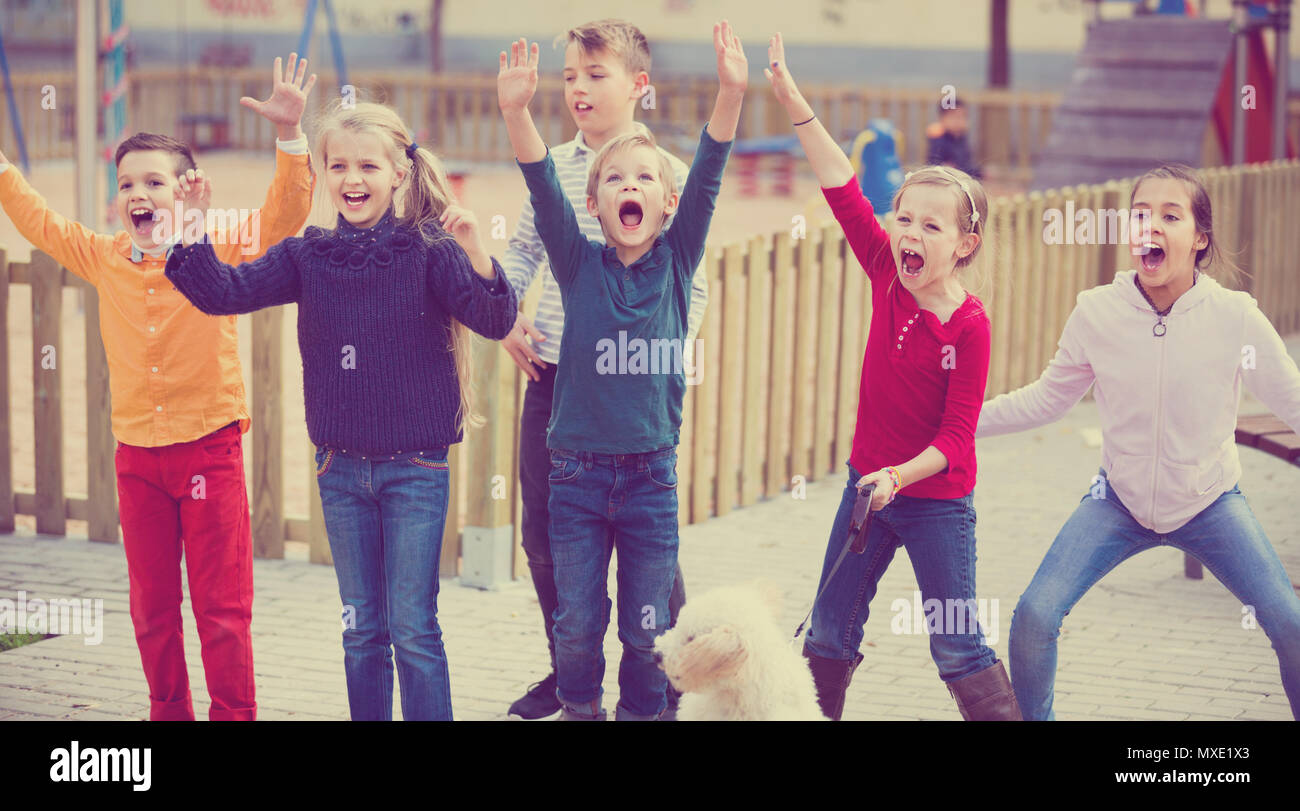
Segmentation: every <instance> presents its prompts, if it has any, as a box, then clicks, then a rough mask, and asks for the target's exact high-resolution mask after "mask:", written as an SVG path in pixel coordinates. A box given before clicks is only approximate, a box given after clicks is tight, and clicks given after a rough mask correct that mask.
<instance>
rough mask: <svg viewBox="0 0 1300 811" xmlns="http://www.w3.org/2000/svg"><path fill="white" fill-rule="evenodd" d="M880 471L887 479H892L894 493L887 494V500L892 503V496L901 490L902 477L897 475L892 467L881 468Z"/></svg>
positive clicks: (896, 469) (896, 471)
mask: <svg viewBox="0 0 1300 811" xmlns="http://www.w3.org/2000/svg"><path fill="white" fill-rule="evenodd" d="M882 470H884V471H885V472H886V473H888V474H889V478H891V479H893V481H894V492H892V493H890V494H889V500H890V501H893V500H894V496H896V495H898V491H899V490H902V489H903V477H902V475H901V474H899V472H898V468H896V467H893V466H892V465H891V466H889V467H886V468H882Z"/></svg>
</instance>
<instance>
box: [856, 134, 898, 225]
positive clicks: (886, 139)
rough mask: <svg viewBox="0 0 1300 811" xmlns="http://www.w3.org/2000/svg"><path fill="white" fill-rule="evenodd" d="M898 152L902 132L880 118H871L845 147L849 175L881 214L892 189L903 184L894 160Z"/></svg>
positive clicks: (889, 201) (889, 204) (889, 205)
mask: <svg viewBox="0 0 1300 811" xmlns="http://www.w3.org/2000/svg"><path fill="white" fill-rule="evenodd" d="M901 151H903V138H902V135H901V134H900V133H899V132H898V131H897V130H895V129H894V125H893V123H892V122H890V121H887V120H885V119H883V118H874V119H872V120H871V122H870V123H869V124H868V125H867V128H866V129H865V130H863V131H862V132H860V133H859V134H858V137H857V138H856V139H854V141H853V147H852V148H851V149H850V150H849V160H850V161H852V163H853V174H854V175H855V176H857V178H858V185H859V186H861V187H862V193H863V194H864V195H866V197H867V199H868V200H870V201H871V207H872V208H873V209H875V210H876V211H877V212H881V213H883V212H886V211H889V210H890V208H892V207H893V204H894V192H896V191H898V187H899V186H901V185H903V165H902V164H901V163H900V162H899V160H898V153H899V152H901Z"/></svg>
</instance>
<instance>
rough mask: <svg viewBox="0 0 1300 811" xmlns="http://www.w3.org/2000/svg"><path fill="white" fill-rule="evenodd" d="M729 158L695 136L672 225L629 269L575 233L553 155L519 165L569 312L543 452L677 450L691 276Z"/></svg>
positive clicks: (723, 149)
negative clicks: (547, 448)
mask: <svg viewBox="0 0 1300 811" xmlns="http://www.w3.org/2000/svg"><path fill="white" fill-rule="evenodd" d="M730 151H731V142H730V141H728V142H725V143H723V142H719V141H715V140H714V139H713V138H712V137H711V136H710V135H709V133H708V129H707V127H706V128H705V129H704V131H702V132H701V133H700V145H699V147H698V148H697V149H696V151H695V160H694V162H693V163H692V164H691V171H690V174H689V175H688V176H687V179H686V187H685V189H683V190H682V194H681V197H680V201H679V203H678V208H677V214H676V216H675V217H674V218H673V223H672V226H671V227H670V228H669V229H668V230H666V231H664V232H663V233H661V234H660V235H659V236H657V237H656V238H655V241H654V245H653V246H652V247H651V249H650V250H649V251H648V252H646V254H645V255H644V256H642V257H641V258H640V259H638V260H637V261H635V262H633V263H632V264H631V265H627V266H625V265H624V264H623V263H622V261H620V260H619V258H618V253H617V251H616V250H615V249H614V248H613V247H610V246H606V245H601V244H599V243H596V242H592V241H591V240H589V239H587V238H586V237H585V236H583V235H582V231H581V230H580V228H579V226H578V221H577V218H576V217H575V215H574V212H573V207H572V205H570V203H569V200H568V198H567V197H566V196H565V194H564V190H563V188H561V186H560V182H559V178H558V176H557V175H556V172H555V164H554V162H553V161H552V159H551V155H550V153H549V151H548V152H547V155H546V157H545V158H543V159H542V160H540V161H537V162H535V163H520V164H519V168H520V170H521V171H522V172H523V175H524V181H525V182H526V183H527V184H528V191H529V193H530V194H531V196H532V204H533V211H534V217H535V224H536V227H537V233H538V236H540V237H541V239H542V244H543V245H545V246H546V254H547V258H548V259H549V261H550V266H551V272H552V273H553V274H554V275H555V281H556V283H557V284H558V286H559V288H560V299H561V301H562V302H563V305H564V312H565V313H566V315H567V317H566V318H565V320H564V333H563V335H562V338H561V341H560V362H559V366H558V368H557V371H556V377H555V393H554V398H553V400H552V404H551V422H550V425H549V426H548V428H547V435H546V445H547V447H549V448H553V449H558V450H569V451H587V452H591V453H606V454H623V453H647V452H649V451H655V450H660V449H662V448H668V447H673V446H675V445H677V442H678V435H679V432H680V430H681V424H682V398H683V397H684V396H685V394H686V376H685V369H684V367H683V363H682V355H683V350H684V349H685V347H684V343H685V341H686V331H687V314H688V312H689V309H690V299H691V279H692V277H693V276H694V274H695V269H696V268H697V267H698V266H699V264H700V260H701V259H702V258H703V256H704V241H705V238H706V237H707V236H708V233H709V221H710V220H711V219H712V218H713V208H714V201H715V200H716V199H717V196H718V190H719V189H720V188H721V186H722V171H723V169H724V168H725V167H726V165H727V155H728V154H729V153H730ZM696 357H697V361H696V363H698V362H699V361H698V358H699V355H698V354H697V355H696Z"/></svg>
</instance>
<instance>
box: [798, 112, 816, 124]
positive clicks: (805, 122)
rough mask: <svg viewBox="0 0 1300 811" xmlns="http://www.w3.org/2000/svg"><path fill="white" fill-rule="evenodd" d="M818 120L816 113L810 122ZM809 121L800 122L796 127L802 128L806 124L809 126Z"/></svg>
mask: <svg viewBox="0 0 1300 811" xmlns="http://www.w3.org/2000/svg"><path fill="white" fill-rule="evenodd" d="M816 118H817V114H816V113H814V114H813V117H812V118H810V119H808V121H813V120H815V119H816ZM808 121H800V122H799V123H798V124H795V126H796V127H802V126H803V125H804V124H807V123H808Z"/></svg>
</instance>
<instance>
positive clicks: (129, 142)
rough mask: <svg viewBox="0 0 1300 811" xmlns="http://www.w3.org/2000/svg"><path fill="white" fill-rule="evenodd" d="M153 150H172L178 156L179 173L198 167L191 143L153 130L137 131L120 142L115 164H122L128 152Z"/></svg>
mask: <svg viewBox="0 0 1300 811" xmlns="http://www.w3.org/2000/svg"><path fill="white" fill-rule="evenodd" d="M153 150H157V151H159V152H170V153H171V154H172V155H173V156H174V157H175V158H176V174H177V175H180V174H184V173H185V172H187V171H189V170H190V169H197V168H198V166H197V164H195V163H194V154H193V153H192V152H190V147H189V144H187V143H185V142H184V141H181V140H179V139H177V138H173V137H171V136H170V135H157V134H155V133H152V132H137V133H136V134H135V135H132V136H131V137H130V138H127V139H126V140H125V141H123V142H122V143H120V144H118V146H117V155H116V156H115V157H114V159H113V165H114V166H121V165H122V158H124V157H126V154H127V153H128V152H149V151H153Z"/></svg>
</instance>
